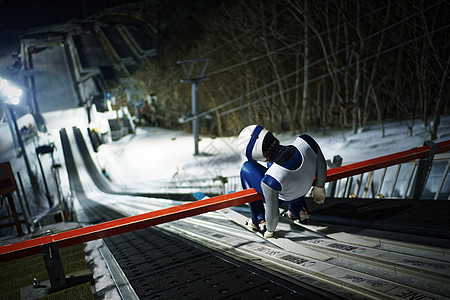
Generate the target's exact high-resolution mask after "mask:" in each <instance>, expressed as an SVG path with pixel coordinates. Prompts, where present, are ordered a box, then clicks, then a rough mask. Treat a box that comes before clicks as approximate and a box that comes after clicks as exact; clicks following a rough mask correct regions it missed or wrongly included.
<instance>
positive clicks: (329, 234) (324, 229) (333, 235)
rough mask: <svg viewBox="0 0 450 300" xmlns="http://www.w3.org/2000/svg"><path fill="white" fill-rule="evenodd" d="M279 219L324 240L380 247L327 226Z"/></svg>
mask: <svg viewBox="0 0 450 300" xmlns="http://www.w3.org/2000/svg"><path fill="white" fill-rule="evenodd" d="M280 217H281V218H283V219H284V220H285V221H286V222H288V223H289V224H294V225H296V226H298V227H300V228H302V229H303V230H307V231H311V232H315V233H317V234H319V235H321V236H322V237H324V238H329V239H332V240H335V241H338V242H343V243H349V244H356V245H360V246H364V247H371V248H373V247H377V246H379V245H380V243H379V242H378V241H371V240H368V239H365V238H363V237H360V236H358V235H356V234H351V233H347V232H342V231H337V230H333V228H331V227H329V226H327V225H324V224H320V223H315V222H313V223H311V224H303V223H300V221H299V220H292V219H289V218H287V217H283V216H280Z"/></svg>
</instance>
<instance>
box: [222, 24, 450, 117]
mask: <svg viewBox="0 0 450 300" xmlns="http://www.w3.org/2000/svg"><path fill="white" fill-rule="evenodd" d="M447 28H450V24H449V25H446V26H443V27H441V28H439V29H436V30H434V31H432V32H428V33H426V34H423V35H421V36H418V37H416V38H414V39H411V40H409V41H406V42H404V43H401V44H398V45H396V46H394V47H391V48H388V49H386V50H383V51H381V52H379V53H376V54H374V55H371V56H369V57H366V58H364V59H361V60H359V61H358V62H355V63H351V64H349V65H347V66H344V67H341V68H339V69H336V70H334V71H332V72H328V73H326V74H323V75H320V76H318V77H315V78H313V79H311V80H308V82H307V83H313V82H315V81H318V80H320V79H323V78H325V77H328V76H330V75H332V74H336V73H338V72H341V71H343V70H345V69H347V68H351V67H354V66H355V65H356V64H357V63H363V62H366V61H368V60H371V59H373V58H376V57H378V56H381V55H383V54H386V53H389V52H391V51H394V50H396V49H398V48H400V47H403V46H405V45H407V44H410V43H412V42H415V41H417V40H420V39H422V38H424V37H426V36H429V35H432V34H434V33H436V32H439V31H441V30H445V29H447ZM304 84H305V83H300V84H297V85H294V86H292V87H290V88H288V89H285V90H283V91H282V92H276V93H274V94H272V95H271V96H269V97H264V98H260V99H258V100H255V101H252V102H249V103H246V104H244V105H241V106H239V107H236V108H232V109H229V110H227V111H225V112H222V113H219V114H218V115H219V116H223V115H227V114H229V113H232V112H235V111H238V110H241V109H244V108H246V107H248V106H250V105H254V104H258V103H261V102H263V101H266V100H268V99H271V98H273V97H275V96H278V95H280V94H281V93H285V92H289V91H292V90H294V89H297V88H299V87H302V86H303V85H304Z"/></svg>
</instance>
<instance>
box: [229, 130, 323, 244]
mask: <svg viewBox="0 0 450 300" xmlns="http://www.w3.org/2000/svg"><path fill="white" fill-rule="evenodd" d="M238 144H239V150H240V151H241V153H243V154H244V155H245V156H246V157H247V161H246V162H245V163H244V165H243V166H242V169H241V174H240V176H241V183H242V188H243V189H249V188H254V189H255V190H256V191H257V192H258V194H259V195H261V196H262V198H263V200H260V201H255V202H250V203H249V206H250V214H251V220H249V223H248V225H249V226H251V227H253V228H255V229H257V230H260V231H261V232H262V233H263V234H264V236H265V237H266V238H270V237H273V233H274V231H275V229H276V227H277V225H278V219H279V214H280V208H287V211H286V214H287V216H288V217H289V218H291V219H298V220H300V222H305V221H308V219H309V215H308V213H307V210H306V207H305V203H304V199H303V198H304V196H305V195H306V194H307V193H308V191H309V190H310V188H311V186H312V184H313V182H314V177H316V181H315V183H314V185H315V186H314V187H313V190H312V195H313V197H314V202H316V203H318V204H322V203H323V202H324V201H325V188H324V185H325V180H326V177H327V166H326V162H325V158H324V156H323V154H322V151H321V149H320V147H319V145H318V144H317V142H316V141H315V140H314V139H313V138H312V137H310V136H309V135H307V134H302V135H300V136H299V137H297V138H296V139H295V140H294V141H293V142H292V143H291V144H289V145H280V142H279V140H278V139H277V138H275V137H274V135H273V134H272V133H271V132H270V131H268V130H267V129H265V128H264V127H263V126H261V125H250V126H247V127H245V128H244V129H243V130H242V131H241V133H240V134H239V138H238ZM257 161H261V162H267V165H268V168H266V167H265V166H263V165H262V164H260V163H258V162H257ZM264 205H265V207H264Z"/></svg>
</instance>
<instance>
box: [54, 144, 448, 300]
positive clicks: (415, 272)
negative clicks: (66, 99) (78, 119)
mask: <svg viewBox="0 0 450 300" xmlns="http://www.w3.org/2000/svg"><path fill="white" fill-rule="evenodd" d="M62 137H63V135H62ZM66 138H67V137H66ZM68 140H70V138H68ZM64 145H65V146H64ZM63 146H64V152H65V156H66V157H65V158H66V164H67V165H68V169H70V170H69V175H70V176H71V178H70V180H71V184H74V183H75V184H74V187H75V190H76V197H77V200H78V202H79V203H80V205H81V208H82V210H83V211H84V215H85V216H86V217H87V218H88V219H90V220H92V221H94V222H98V221H102V220H103V219H102V218H109V217H108V214H109V215H110V217H114V215H115V214H118V215H120V214H121V215H125V216H129V215H133V214H137V213H144V212H148V211H152V210H157V209H162V208H165V207H169V206H174V205H177V204H180V203H181V202H179V201H170V200H162V199H156V198H144V197H136V196H126V195H114V194H107V193H104V192H102V191H100V190H99V189H98V188H97V187H96V184H94V183H93V182H94V181H89V180H88V179H89V178H90V175H89V173H87V172H86V170H85V169H84V168H83V166H84V163H83V158H82V157H81V155H80V153H79V152H77V151H73V153H71V154H72V155H71V156H72V158H70V157H69V156H70V155H68V154H67V155H66V153H69V152H70V150H69V149H66V148H67V147H70V148H72V150H73V149H74V146H75V145H74V144H73V140H71V143H69V142H68V141H63ZM70 159H72V160H73V164H71V163H70ZM84 159H86V157H85V158H84ZM68 161H69V163H68ZM70 165H73V166H75V165H76V166H77V168H74V169H71V168H70ZM75 172H76V173H77V174H79V175H77V176H78V180H77V178H76V177H77V176H75V175H73V174H75ZM72 173H73V174H72ZM80 177H81V178H83V181H82V182H81V181H80V180H79V178H80ZM93 180H95V178H93ZM77 181H78V182H77ZM108 211H109V212H108ZM238 213H240V214H244V212H243V211H238ZM97 214H99V215H100V216H101V217H99V216H98V215H97ZM96 215H97V216H96ZM157 227H158V228H148V229H143V230H138V231H135V232H131V233H127V234H122V235H118V236H114V237H110V238H107V239H105V243H106V244H107V245H108V248H109V249H110V251H111V252H112V253H113V255H114V257H115V259H116V260H117V262H118V264H119V265H120V267H121V268H122V270H123V272H124V274H126V276H127V278H128V280H129V281H130V283H131V285H132V286H133V288H134V290H135V291H136V294H137V295H138V296H139V297H140V298H142V299H152V298H164V299H169V298H170V299H174V298H180V297H189V298H200V299H212V298H218V299H219V298H224V299H226V298H234V299H239V298H244V297H251V298H254V297H262V298H270V297H278V298H283V299H284V298H288V299H291V298H292V299H294V298H296V299H298V298H299V297H300V296H302V297H304V298H306V299H308V298H311V299H320V298H333V299H339V298H346V299H446V298H449V297H450V288H449V285H448V282H450V259H449V255H450V254H449V252H450V251H449V249H448V248H440V247H433V246H424V245H419V244H415V243H403V242H396V241H393V240H389V239H381V238H374V237H365V236H361V237H360V238H362V239H367V240H372V241H374V240H375V241H378V242H379V243H378V244H379V245H378V246H375V247H367V246H362V245H358V244H351V243H347V242H342V241H336V240H333V239H329V238H324V236H323V235H321V234H320V233H314V232H310V231H307V230H302V229H301V228H300V227H298V226H294V225H292V224H289V223H288V222H284V221H283V220H282V222H281V223H280V225H279V226H278V230H279V234H280V235H281V236H282V237H283V238H286V239H289V240H290V241H292V242H294V243H297V244H298V245H301V246H302V247H306V248H308V249H311V250H313V251H314V252H317V253H322V254H323V255H326V256H328V257H329V259H327V260H324V261H321V260H318V259H315V258H312V257H310V256H308V255H306V254H307V252H305V253H301V252H292V251H287V250H285V249H283V248H280V247H277V246H275V245H274V244H272V243H269V242H268V241H267V240H265V239H263V238H261V237H259V236H257V235H256V234H254V233H252V232H250V231H248V230H246V229H244V228H243V227H242V226H240V225H238V224H236V223H235V222H233V220H231V219H230V218H228V217H227V216H226V215H225V214H223V213H221V212H212V213H206V214H203V215H200V216H196V217H191V218H187V219H182V220H178V221H174V222H170V223H166V224H163V225H159V226H157ZM353 232H354V231H353Z"/></svg>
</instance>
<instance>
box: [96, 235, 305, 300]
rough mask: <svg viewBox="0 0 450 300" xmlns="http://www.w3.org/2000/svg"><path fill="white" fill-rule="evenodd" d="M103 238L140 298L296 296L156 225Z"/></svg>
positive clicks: (287, 297) (288, 297) (285, 297)
mask: <svg viewBox="0 0 450 300" xmlns="http://www.w3.org/2000/svg"><path fill="white" fill-rule="evenodd" d="M104 241H105V243H106V244H107V245H108V248H109V249H110V251H111V252H112V253H113V255H114V257H115V258H116V260H117V262H118V263H119V265H120V266H121V268H122V270H123V272H124V273H125V274H126V276H127V278H128V280H129V281H130V282H131V284H132V286H133V288H134V290H135V291H136V294H137V295H138V296H139V298H141V299H180V298H186V297H187V298H195V299H224V298H228V299H241V298H242V299H243V297H245V298H248V297H251V298H255V297H264V298H265V299H267V298H272V297H273V298H274V299H294V298H296V299H298V298H299V297H300V294H298V293H296V292H294V291H292V290H291V289H288V288H286V287H284V286H282V285H278V284H276V283H273V282H272V281H270V280H268V279H267V278H264V277H263V276H261V275H258V274H255V273H254V272H252V271H250V270H247V269H246V268H243V267H240V266H238V265H237V264H234V263H231V262H230V261H227V260H225V259H223V258H220V257H218V256H216V255H214V252H213V251H208V250H205V249H201V248H199V247H195V246H194V245H192V244H191V243H188V242H186V241H185V240H183V239H180V238H176V237H173V236H171V235H168V234H166V233H164V232H162V231H159V230H157V229H152V228H147V229H141V230H137V231H134V232H129V233H126V234H121V235H118V236H112V237H108V238H105V239H104ZM244 295H245V296H244ZM303 298H304V296H303Z"/></svg>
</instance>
